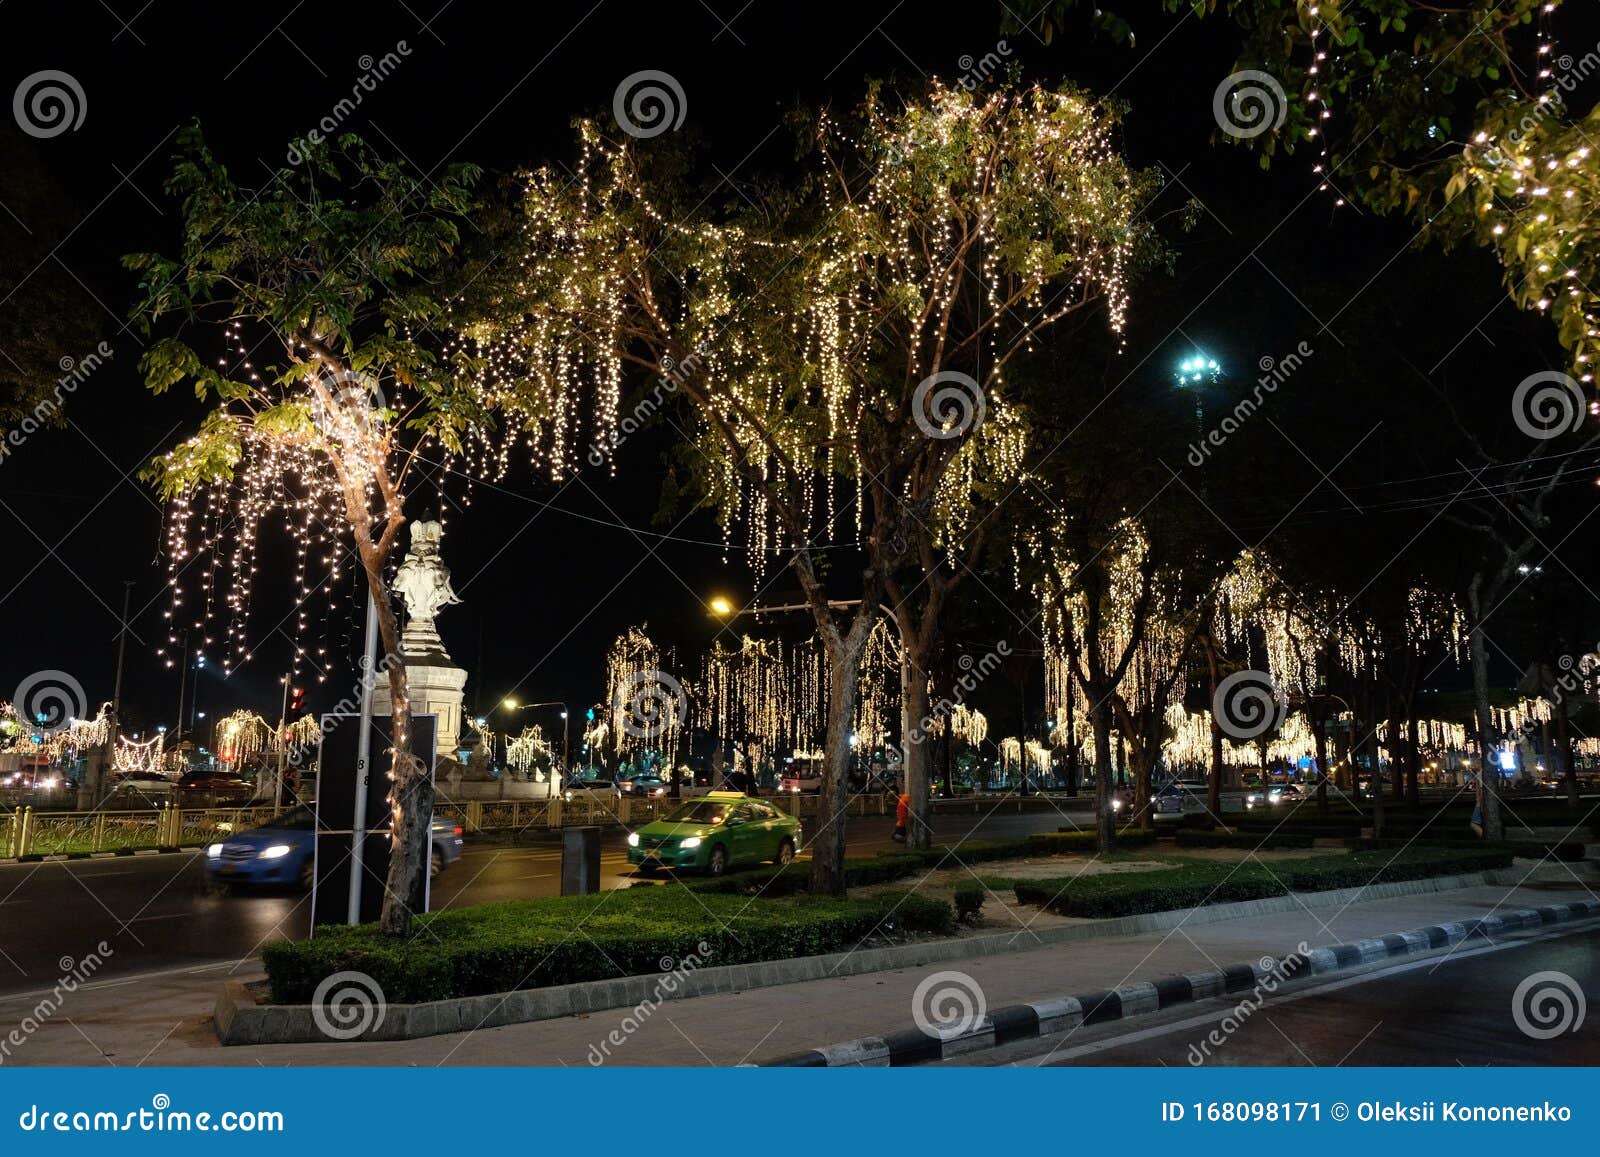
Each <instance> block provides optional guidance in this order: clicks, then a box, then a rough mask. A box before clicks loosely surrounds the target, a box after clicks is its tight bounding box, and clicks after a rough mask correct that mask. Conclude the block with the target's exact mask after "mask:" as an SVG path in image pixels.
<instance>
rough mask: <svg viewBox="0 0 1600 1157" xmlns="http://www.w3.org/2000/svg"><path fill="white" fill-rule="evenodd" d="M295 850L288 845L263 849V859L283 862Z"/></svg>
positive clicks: (276, 845) (275, 845)
mask: <svg viewBox="0 0 1600 1157" xmlns="http://www.w3.org/2000/svg"><path fill="white" fill-rule="evenodd" d="M293 850H294V849H293V848H291V847H290V846H289V845H288V844H273V845H272V846H271V847H270V848H262V849H261V858H262V859H263V860H281V859H282V858H283V857H284V856H287V855H288V854H289V853H290V852H291V851H293Z"/></svg>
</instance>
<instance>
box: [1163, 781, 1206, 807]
mask: <svg viewBox="0 0 1600 1157" xmlns="http://www.w3.org/2000/svg"><path fill="white" fill-rule="evenodd" d="M1209 790H1210V785H1209V784H1207V783H1206V781H1205V780H1203V779H1200V780H1192V779H1175V780H1173V781H1172V782H1171V783H1169V784H1167V785H1166V786H1165V787H1163V788H1162V789H1161V790H1160V791H1158V792H1156V794H1155V798H1154V799H1153V800H1151V801H1150V802H1151V810H1152V811H1154V812H1155V813H1156V814H1157V815H1181V814H1182V813H1184V812H1203V811H1205V810H1206V799H1207V792H1208V791H1209Z"/></svg>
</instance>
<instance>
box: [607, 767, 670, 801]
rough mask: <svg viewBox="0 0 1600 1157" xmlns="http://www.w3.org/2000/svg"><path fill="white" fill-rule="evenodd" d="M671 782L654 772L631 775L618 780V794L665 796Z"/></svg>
mask: <svg viewBox="0 0 1600 1157" xmlns="http://www.w3.org/2000/svg"><path fill="white" fill-rule="evenodd" d="M670 786H671V785H670V784H668V783H667V781H666V780H664V779H662V778H661V777H660V776H659V775H655V774H654V773H651V774H647V775H634V776H629V777H628V778H627V779H619V780H617V794H618V795H636V796H644V797H646V798H648V797H650V796H663V795H666V794H667V791H668V789H669V788H670Z"/></svg>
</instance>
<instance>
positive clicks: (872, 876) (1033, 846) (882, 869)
mask: <svg viewBox="0 0 1600 1157" xmlns="http://www.w3.org/2000/svg"><path fill="white" fill-rule="evenodd" d="M1155 838H1156V832H1155V830H1154V829H1152V828H1124V829H1123V830H1122V831H1120V832H1118V833H1117V847H1118V848H1119V849H1121V848H1139V847H1144V846H1145V845H1147V844H1150V843H1153V842H1154V841H1155ZM1098 848H1099V839H1098V837H1097V836H1096V835H1095V833H1094V832H1082V831H1066V832H1039V833H1037V834H1035V835H1031V836H1021V837H1019V838H1017V839H1012V840H978V841H972V842H970V843H964V844H958V845H956V846H955V847H953V848H947V847H935V848H928V849H927V850H926V851H920V850H916V849H907V850H906V851H903V852H892V853H890V854H888V855H882V856H874V857H873V858H871V859H846V860H845V862H844V884H845V887H846V888H866V887H870V886H872V885H874V884H887V883H892V882H893V881H895V880H903V879H905V878H906V877H907V876H911V875H914V874H916V873H918V872H931V871H938V870H939V869H941V868H954V867H959V866H960V865H962V864H983V863H989V862H992V861H994V860H1016V859H1022V858H1024V857H1027V856H1062V855H1070V854H1074V853H1081V852H1094V851H1096V850H1097V849H1098ZM810 878H811V866H810V865H809V864H801V863H794V864H790V865H788V866H787V867H784V868H769V869H766V870H764V871H759V872H740V873H738V874H737V875H729V876H720V877H717V878H715V879H700V880H691V881H685V882H686V883H687V884H688V887H689V888H690V890H692V891H695V892H701V893H708V892H709V893H712V894H737V895H745V896H769V897H770V896H793V895H795V894H797V893H800V892H804V891H805V890H806V885H807V883H808V882H809V880H810Z"/></svg>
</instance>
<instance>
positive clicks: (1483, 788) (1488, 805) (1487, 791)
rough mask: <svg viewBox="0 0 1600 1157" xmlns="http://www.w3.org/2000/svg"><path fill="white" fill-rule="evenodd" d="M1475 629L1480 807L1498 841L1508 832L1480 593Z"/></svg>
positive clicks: (1486, 834)
mask: <svg viewBox="0 0 1600 1157" xmlns="http://www.w3.org/2000/svg"><path fill="white" fill-rule="evenodd" d="M1469 598H1470V600H1471V608H1470V609H1471V613H1472V623H1473V626H1472V629H1471V631H1469V632H1468V634H1467V641H1468V646H1469V648H1470V652H1471V656H1472V705H1473V715H1474V716H1475V717H1476V720H1477V724H1478V791H1477V797H1478V810H1479V812H1480V813H1481V819H1482V823H1483V838H1484V839H1486V840H1498V839H1500V838H1501V837H1502V836H1503V835H1504V834H1505V829H1504V827H1503V826H1502V825H1501V823H1500V766H1499V764H1498V763H1496V761H1495V758H1494V755H1495V753H1494V750H1493V748H1492V747H1491V742H1492V741H1491V740H1490V738H1489V734H1490V732H1491V731H1492V730H1493V726H1494V725H1493V722H1492V719H1491V716H1490V713H1489V648H1488V640H1487V639H1486V638H1485V637H1484V633H1483V628H1482V626H1480V625H1479V624H1478V605H1477V604H1478V596H1477V592H1476V591H1473V592H1471V593H1470V595H1469Z"/></svg>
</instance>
